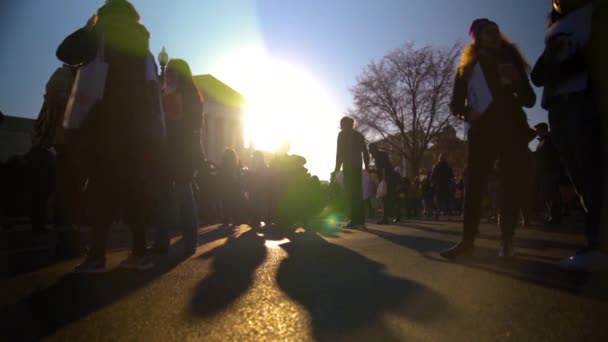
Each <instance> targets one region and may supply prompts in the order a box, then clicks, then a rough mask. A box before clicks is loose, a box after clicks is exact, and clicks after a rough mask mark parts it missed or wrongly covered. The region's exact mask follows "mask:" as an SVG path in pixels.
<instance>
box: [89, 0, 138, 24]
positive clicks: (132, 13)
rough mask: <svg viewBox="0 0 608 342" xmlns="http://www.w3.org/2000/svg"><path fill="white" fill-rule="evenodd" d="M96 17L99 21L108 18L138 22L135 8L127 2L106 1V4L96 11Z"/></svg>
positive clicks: (123, 0)
mask: <svg viewBox="0 0 608 342" xmlns="http://www.w3.org/2000/svg"><path fill="white" fill-rule="evenodd" d="M97 16H98V17H99V19H100V20H103V19H106V18H110V17H112V18H114V17H119V18H125V19H129V20H132V21H135V22H139V20H140V16H139V13H137V10H136V9H135V6H133V4H131V3H130V2H129V1H127V0H106V3H105V4H104V5H103V6H101V7H100V8H99V9H98V10H97Z"/></svg>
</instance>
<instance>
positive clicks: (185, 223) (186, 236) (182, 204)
mask: <svg viewBox="0 0 608 342" xmlns="http://www.w3.org/2000/svg"><path fill="white" fill-rule="evenodd" d="M175 192H176V195H177V200H178V203H179V211H180V215H179V217H180V226H181V227H182V238H183V240H184V250H185V251H186V252H188V253H189V252H194V251H195V250H196V247H197V246H198V220H197V218H196V205H195V204H194V196H193V194H192V185H191V183H190V182H177V183H176V184H175Z"/></svg>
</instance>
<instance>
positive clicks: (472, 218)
mask: <svg viewBox="0 0 608 342" xmlns="http://www.w3.org/2000/svg"><path fill="white" fill-rule="evenodd" d="M469 33H470V36H471V38H472V41H473V42H472V43H471V44H470V45H469V46H467V47H466V48H465V49H464V51H463V54H462V58H461V62H460V66H459V67H458V71H457V74H456V80H455V84H454V91H453V97H452V102H451V109H452V113H453V114H454V115H456V116H458V117H461V118H464V119H465V120H467V121H468V122H469V123H470V124H471V128H470V129H469V131H468V144H469V152H468V155H467V167H468V171H467V181H466V184H467V190H466V193H465V204H464V224H463V234H462V241H461V242H460V243H458V244H457V245H455V246H454V247H452V248H450V249H448V250H445V251H443V252H442V253H441V255H442V256H444V257H445V258H448V259H452V258H456V257H459V256H462V255H465V254H470V253H472V251H473V249H474V247H473V244H474V241H475V237H476V235H477V233H478V226H479V220H480V216H481V206H482V199H483V193H484V191H485V189H486V186H487V182H488V175H489V173H490V172H491V169H492V166H493V165H494V163H495V160H496V159H497V158H498V159H499V160H500V184H501V186H500V188H501V192H500V197H501V198H500V206H501V208H500V216H501V219H500V226H501V230H502V246H501V250H500V255H502V256H509V255H513V253H514V246H513V235H514V232H515V225H516V222H517V217H518V214H519V209H520V206H521V204H520V203H521V201H522V190H523V189H522V183H521V179H522V178H523V177H524V174H523V173H524V172H525V170H524V169H523V168H522V166H521V165H522V160H523V159H524V158H525V157H526V153H527V148H528V143H529V142H530V141H531V140H532V139H533V138H534V136H535V133H534V130H532V129H531V128H530V127H529V126H528V122H527V117H526V113H525V112H524V111H523V109H522V106H525V107H528V108H530V107H532V106H533V105H534V103H535V102H536V95H535V94H534V90H533V89H532V87H531V85H530V83H529V81H528V75H527V70H528V69H529V67H528V64H527V63H526V60H525V58H524V57H523V56H522V55H521V53H520V52H519V51H518V50H517V48H516V46H515V45H514V44H513V43H511V42H509V41H508V40H507V39H505V38H504V36H503V35H502V34H501V32H500V29H499V27H498V25H497V24H496V23H494V22H492V21H490V20H488V19H477V20H475V21H474V22H473V23H472V25H471V28H470V30H469ZM479 74H481V76H482V77H483V78H481V77H477V76H476V75H479ZM473 76H476V78H473ZM471 82H476V83H475V84H473V85H474V86H475V87H476V88H475V89H487V90H488V91H489V93H490V94H491V98H487V101H488V102H489V103H488V105H487V106H486V105H484V104H483V103H481V102H477V103H476V105H477V108H476V110H477V111H476V110H473V108H472V107H471V105H472V104H471V103H470V101H471V99H469V98H468V97H469V95H470V94H469V86H471ZM484 107H485V108H484ZM480 111H481V112H480Z"/></svg>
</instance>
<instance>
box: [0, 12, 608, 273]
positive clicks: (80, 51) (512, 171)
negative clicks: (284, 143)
mask: <svg viewBox="0 0 608 342" xmlns="http://www.w3.org/2000/svg"><path fill="white" fill-rule="evenodd" d="M604 10H605V9H604V8H603V7H602V6H601V5H599V4H596V2H593V1H589V0H586V1H585V0H576V1H575V0H570V1H559V0H554V1H553V4H552V8H551V14H550V16H549V23H548V29H547V34H546V41H545V50H544V52H543V53H542V55H541V57H540V58H539V59H538V61H537V62H536V64H535V65H534V66H533V67H532V66H531V65H530V64H529V63H528V62H527V59H526V57H525V56H524V55H523V54H522V53H521V52H520V51H519V49H518V48H517V46H516V45H515V44H514V43H513V42H511V41H510V40H509V39H507V38H506V36H505V35H504V34H503V33H502V32H501V30H500V28H499V25H498V24H497V23H495V22H493V21H491V20H489V19H477V20H475V21H473V23H472V24H471V26H470V29H469V34H470V37H471V43H470V44H469V45H468V46H467V47H465V48H464V50H463V53H462V58H461V61H460V64H459V65H458V67H457V70H456V76H455V83H454V89H453V94H452V101H451V104H450V107H451V110H452V113H453V115H455V116H457V117H459V118H461V119H462V120H464V121H466V122H467V123H468V124H469V126H470V128H469V130H468V133H467V146H468V153H467V161H466V165H464V166H463V168H462V172H459V174H458V175H455V173H454V171H453V169H452V167H451V166H450V164H449V161H448V158H449V156H443V155H441V156H439V158H438V160H437V163H436V164H435V165H434V166H433V167H432V169H431V170H428V171H427V170H420V172H419V174H418V175H415V176H414V177H412V178H410V177H406V176H405V175H403V174H400V173H399V172H398V169H396V168H395V165H393V164H392V161H391V158H390V156H389V154H388V153H387V151H386V150H384V149H383V148H382V146H380V145H379V144H378V143H372V144H370V145H369V147H368V145H367V143H366V141H365V138H364V137H363V135H362V134H361V133H359V132H358V131H357V130H356V129H355V122H354V120H353V119H352V118H349V117H344V118H343V119H342V120H341V122H340V127H341V132H340V133H339V135H338V142H337V155H336V165H335V168H334V172H333V173H332V177H331V180H332V182H331V184H330V186H329V187H328V188H326V189H324V188H323V187H322V185H321V182H320V181H319V179H318V178H316V177H312V176H311V175H310V174H309V173H308V172H307V170H306V168H305V166H304V165H305V164H306V160H305V159H304V158H303V157H301V156H296V155H289V154H288V153H287V150H285V151H282V152H278V153H277V154H276V155H275V157H274V159H273V160H272V161H271V162H270V163H269V164H268V163H267V161H266V160H265V158H264V155H263V154H262V153H261V152H255V153H254V154H253V156H252V162H251V163H250V165H249V167H247V168H246V167H243V165H241V163H240V162H239V157H238V155H237V153H236V152H235V151H234V150H232V149H226V150H225V152H224V155H223V157H222V160H221V162H220V163H218V165H214V164H213V163H210V162H209V161H207V160H206V159H205V155H204V153H203V150H202V148H201V143H200V142H201V126H202V122H203V106H204V98H203V95H202V94H201V92H200V91H199V89H198V87H197V85H196V84H195V82H194V81H193V78H192V72H191V70H190V67H189V65H188V63H187V62H186V61H184V60H182V59H176V58H174V59H171V60H170V61H169V62H168V64H167V68H166V71H164V72H161V73H160V75H159V72H158V67H157V65H156V62H155V60H154V58H153V56H152V54H151V52H150V47H149V38H150V33H149V32H148V30H147V29H146V27H144V26H143V25H142V24H141V23H140V17H139V14H138V12H137V11H136V9H135V7H134V6H133V5H132V4H131V3H130V2H128V1H126V0H107V1H106V3H105V4H104V5H103V6H102V7H101V8H99V9H98V11H97V13H96V14H95V15H93V16H92V17H91V18H90V19H89V20H88V21H87V23H86V24H85V26H84V27H83V28H81V29H78V30H77V31H75V32H74V33H72V34H70V35H69V36H68V37H66V38H65V39H64V40H63V42H61V44H60V45H59V47H58V48H57V52H56V55H57V58H58V59H59V60H60V61H61V62H63V65H62V66H61V67H60V68H58V69H57V70H56V71H55V72H54V73H53V75H52V76H51V78H50V79H49V81H48V83H47V86H46V93H45V96H44V104H43V106H42V108H41V111H40V115H39V117H38V120H37V122H36V126H35V129H34V134H33V138H32V145H33V147H32V149H31V150H30V152H29V153H28V154H27V155H26V156H25V157H23V158H21V159H19V158H17V160H12V161H9V162H8V163H6V164H5V165H3V166H2V169H3V172H10V171H7V170H13V173H14V175H15V177H16V178H19V177H21V178H20V179H22V180H23V183H24V184H25V183H27V184H28V186H29V187H30V192H31V203H30V208H31V216H32V227H33V229H34V230H38V231H44V230H46V229H47V228H46V208H47V207H48V203H49V200H50V197H51V195H53V203H54V206H53V213H54V214H53V223H54V225H55V229H56V230H57V231H59V232H62V233H63V234H64V235H65V236H68V235H69V232H71V231H75V230H76V229H75V227H80V226H89V227H91V232H92V234H91V243H90V247H89V251H88V255H87V257H86V259H85V260H84V261H83V262H82V263H81V264H80V265H79V266H77V267H76V271H77V272H86V273H92V272H102V271H104V270H105V254H106V243H107V240H108V234H109V232H110V226H111V225H112V224H113V223H115V222H123V223H125V224H127V225H128V226H129V227H130V229H131V231H132V235H133V239H132V241H133V246H132V253H131V255H130V256H129V257H128V258H127V259H126V260H124V261H123V262H122V263H121V267H124V268H128V269H136V270H145V269H148V268H151V267H153V263H152V258H151V254H153V253H157V254H164V253H167V252H168V250H169V248H170V230H171V228H172V227H179V228H180V229H181V232H182V235H183V239H182V240H183V246H184V253H185V254H186V255H191V254H193V253H194V252H195V251H196V247H197V244H198V243H197V237H198V228H199V226H201V224H210V223H214V222H217V221H220V222H222V223H223V224H225V225H230V224H239V223H248V224H250V225H251V226H252V227H254V228H255V227H260V226H262V225H263V223H262V222H264V223H270V222H275V223H277V224H279V225H281V226H290V225H291V224H293V223H300V224H306V223H307V222H308V221H310V220H311V219H312V218H315V217H318V215H319V213H321V212H322V210H323V209H324V208H326V207H327V206H328V205H332V201H337V202H339V201H343V202H344V205H343V206H342V209H343V211H344V212H345V213H346V215H347V216H348V217H349V219H350V221H349V222H348V223H347V224H346V226H345V227H346V228H354V229H357V228H361V229H364V228H365V222H366V216H367V217H368V218H369V217H375V216H376V215H377V213H378V211H377V209H378V208H379V207H381V208H382V211H381V212H382V216H381V217H380V218H379V221H378V223H380V224H388V223H389V222H398V221H399V220H400V219H402V218H404V217H405V218H417V217H421V216H422V217H427V218H434V219H439V218H440V217H443V216H448V217H449V216H452V215H462V217H463V233H462V240H461V242H459V243H458V244H456V245H455V246H454V247H452V248H450V249H448V250H445V251H442V252H441V253H440V254H441V255H442V256H443V257H445V258H447V259H456V258H459V257H462V256H465V255H468V254H471V253H472V252H473V250H474V241H475V238H476V236H477V235H478V233H479V223H480V219H482V217H484V216H485V217H487V218H489V219H491V220H495V221H498V222H499V225H500V228H501V231H502V236H501V237H502V239H501V240H502V244H501V249H500V255H501V256H513V255H514V234H515V228H516V226H517V225H518V222H519V220H520V219H521V218H523V221H524V223H525V222H526V221H528V222H529V218H530V207H531V205H530V202H531V200H530V198H534V197H535V196H534V194H533V193H531V192H530V189H532V188H534V186H533V184H535V183H536V184H539V187H540V189H541V190H542V191H541V192H542V194H543V198H544V200H545V201H544V202H545V204H546V207H547V211H548V215H547V224H559V222H560V219H561V213H562V212H563V203H562V202H563V201H561V200H560V199H561V196H560V186H561V185H563V184H566V183H569V182H571V184H572V185H573V187H574V189H575V190H576V196H578V197H579V198H580V201H581V203H582V209H583V210H584V212H585V214H586V217H587V222H586V225H587V240H588V247H587V248H585V249H584V250H581V251H579V252H578V253H577V254H576V255H575V256H573V257H571V258H568V259H567V260H564V261H563V264H564V265H566V266H575V267H588V266H593V265H604V266H606V265H608V261H607V260H608V250H607V248H608V246H606V244H607V243H608V242H606V241H603V240H602V239H601V238H600V227H601V211H602V208H603V206H604V202H603V201H604V198H603V195H604V194H603V191H604V181H605V171H604V170H605V169H604V168H605V151H604V150H603V146H604V145H603V144H604V141H603V140H602V137H603V136H602V134H603V133H602V130H601V127H602V121H601V115H600V113H601V111H600V108H605V104H604V103H603V102H601V97H600V96H599V95H598V93H599V91H600V90H601V89H605V88H602V86H604V85H603V84H602V83H600V82H597V81H598V80H599V77H598V78H597V79H596V77H597V75H598V73H595V72H594V71H595V70H596V69H597V68H598V66H599V65H601V61H600V59H598V57H597V56H601V51H600V50H599V49H600V48H599V47H598V45H600V44H601V43H600V42H599V39H601V38H599V37H598V35H599V34H597V32H596V31H597V29H596V23H598V22H599V20H598V16H599V14H598V13H600V12H601V11H604ZM539 20H540V19H539ZM573 23H574V24H573ZM592 24H593V25H592ZM86 81H88V82H90V83H91V84H84V82H86ZM531 82H532V83H534V84H535V85H536V86H539V87H544V92H543V97H542V105H543V108H545V109H546V110H548V112H549V124H544V123H543V124H539V125H537V126H535V127H534V128H535V129H533V128H531V127H530V126H529V124H528V119H527V116H526V113H525V111H524V109H523V108H524V107H525V108H531V107H533V106H534V105H535V103H536V101H537V96H536V94H535V92H534V90H533V88H532V85H531ZM91 98H92V99H93V100H95V101H90V100H91ZM87 100H88V102H87ZM602 106H604V107H602ZM604 114H605V113H604ZM0 118H1V117H0ZM549 128H550V131H549ZM535 138H538V139H539V144H538V147H537V150H536V152H535V153H534V154H532V153H531V152H530V150H529V147H528V146H529V143H530V142H531V141H532V140H533V139H535ZM370 155H371V157H370ZM372 161H373V163H372ZM372 165H373V167H372ZM22 169H27V170H29V172H28V173H20V172H19V170H22ZM7 174H8V173H7ZM18 184H19V183H18V182H12V183H11V184H10V185H11V186H16V187H18ZM336 184H341V188H340V187H336ZM3 186H4V185H3ZM2 193H3V194H6V193H8V194H9V195H8V196H3V197H2V199H1V200H2V203H1V204H2V206H1V207H2V208H1V209H2V210H5V208H7V206H8V203H9V202H11V201H12V197H10V196H13V195H15V193H16V192H14V193H13V194H11V193H10V191H7V190H6V189H3V192H2ZM380 202H381V205H379V203H380ZM0 214H2V212H0ZM5 217H6V216H5V215H4V214H2V220H3V221H4V220H5ZM3 224H5V225H7V224H6V222H3ZM148 225H151V226H153V231H154V233H153V240H154V243H153V245H152V246H147V240H148V239H147V238H146V233H147V229H146V227H147V226H148ZM604 225H605V224H604Z"/></svg>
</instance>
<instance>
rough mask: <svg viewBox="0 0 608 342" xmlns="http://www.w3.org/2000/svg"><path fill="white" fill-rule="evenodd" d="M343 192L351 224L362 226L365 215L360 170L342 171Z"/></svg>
mask: <svg viewBox="0 0 608 342" xmlns="http://www.w3.org/2000/svg"><path fill="white" fill-rule="evenodd" d="M344 190H345V192H346V200H347V208H348V211H349V213H348V215H349V217H350V221H351V224H352V225H361V224H363V223H364V222H365V219H364V217H365V215H364V213H363V200H362V196H363V192H362V184H361V170H353V169H347V168H345V169H344Z"/></svg>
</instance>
